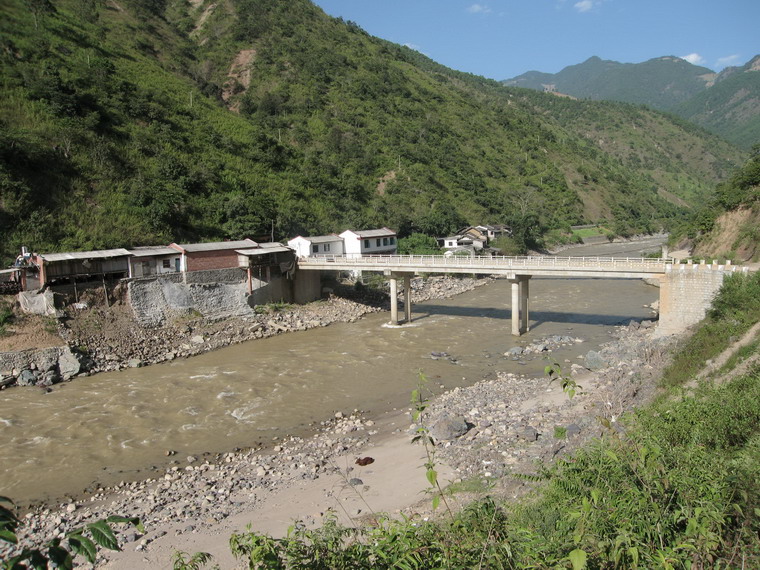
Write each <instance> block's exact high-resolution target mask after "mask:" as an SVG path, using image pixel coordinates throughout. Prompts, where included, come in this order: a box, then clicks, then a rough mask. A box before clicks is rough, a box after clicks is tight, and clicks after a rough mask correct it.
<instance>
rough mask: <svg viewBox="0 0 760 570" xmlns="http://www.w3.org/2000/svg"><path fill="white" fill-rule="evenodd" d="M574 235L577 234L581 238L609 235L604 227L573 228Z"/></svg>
mask: <svg viewBox="0 0 760 570" xmlns="http://www.w3.org/2000/svg"><path fill="white" fill-rule="evenodd" d="M573 235H576V236H578V237H579V238H581V239H583V238H589V237H596V236H603V235H607V230H606V229H604V228H602V227H596V228H581V229H579V230H573Z"/></svg>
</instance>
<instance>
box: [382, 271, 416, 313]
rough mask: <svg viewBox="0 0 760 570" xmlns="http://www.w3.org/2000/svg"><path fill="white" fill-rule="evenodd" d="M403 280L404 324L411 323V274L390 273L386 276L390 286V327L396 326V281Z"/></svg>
mask: <svg viewBox="0 0 760 570" xmlns="http://www.w3.org/2000/svg"><path fill="white" fill-rule="evenodd" d="M399 277H403V279H404V318H405V319H406V320H405V322H407V323H410V322H412V274H411V273H400V274H399V273H391V274H389V275H388V278H389V280H390V286H391V320H390V323H389V324H391V325H398V324H399V322H400V321H399V318H398V279H399Z"/></svg>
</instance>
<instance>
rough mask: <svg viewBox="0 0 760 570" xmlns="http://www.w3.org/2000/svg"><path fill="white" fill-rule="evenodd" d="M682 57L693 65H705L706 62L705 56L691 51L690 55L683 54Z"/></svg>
mask: <svg viewBox="0 0 760 570" xmlns="http://www.w3.org/2000/svg"><path fill="white" fill-rule="evenodd" d="M681 59H685V60H686V61H688V62H689V63H691V64H692V65H704V64H705V58H704V57H702V56H701V55H699V54H698V53H690V54H689V55H682V56H681Z"/></svg>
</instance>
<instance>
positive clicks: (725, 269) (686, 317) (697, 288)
mask: <svg viewBox="0 0 760 570" xmlns="http://www.w3.org/2000/svg"><path fill="white" fill-rule="evenodd" d="M736 270H737V268H736V267H735V266H732V265H731V264H730V262H729V263H727V264H726V265H718V264H717V263H715V262H713V263H712V264H706V263H705V262H702V263H699V264H692V263H688V264H678V265H670V266H668V267H667V268H666V272H665V274H664V275H662V276H661V277H660V278H659V280H660V320H659V323H658V325H657V335H658V336H667V335H672V334H678V333H681V332H683V331H685V330H686V329H687V328H688V327H690V326H691V325H695V324H697V323H698V322H699V321H701V320H702V319H703V318H704V317H705V315H706V314H707V310H708V309H709V308H710V304H711V303H712V300H713V298H714V297H715V295H716V293H717V292H718V290H719V289H720V287H721V285H722V284H723V279H724V278H725V276H726V275H730V274H732V273H734V272H735V271H736ZM742 270H743V271H746V268H742Z"/></svg>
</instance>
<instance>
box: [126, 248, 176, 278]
mask: <svg viewBox="0 0 760 570" xmlns="http://www.w3.org/2000/svg"><path fill="white" fill-rule="evenodd" d="M129 253H131V254H132V257H131V258H130V259H129V276H130V277H149V276H151V275H163V274H164V273H175V272H177V271H179V270H180V259H181V257H182V254H181V253H179V252H178V251H177V250H176V249H173V248H171V247H165V246H147V247H135V248H132V249H130V250H129Z"/></svg>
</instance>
